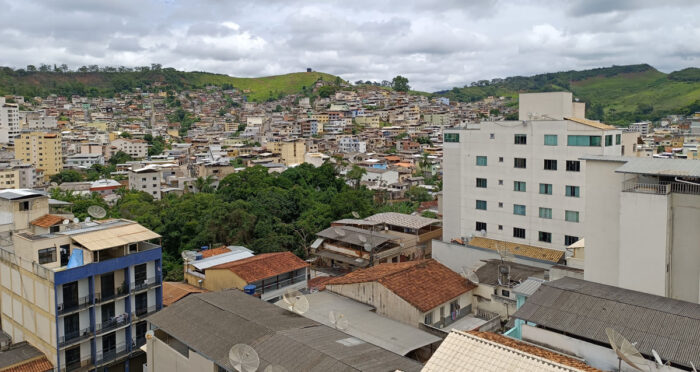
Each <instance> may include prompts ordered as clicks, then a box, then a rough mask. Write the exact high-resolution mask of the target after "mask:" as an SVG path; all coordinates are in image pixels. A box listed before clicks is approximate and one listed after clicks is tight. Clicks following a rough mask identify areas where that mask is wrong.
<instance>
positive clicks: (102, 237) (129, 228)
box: [72, 223, 160, 251]
mask: <svg viewBox="0 0 700 372" xmlns="http://www.w3.org/2000/svg"><path fill="white" fill-rule="evenodd" d="M72 238H73V240H75V241H76V242H77V243H78V244H80V245H82V246H83V247H85V248H86V249H88V250H90V251H100V250H103V249H107V248H113V247H118V246H122V245H127V244H132V243H138V242H142V241H147V240H151V239H155V238H160V235H158V234H156V233H154V232H153V231H151V230H149V229H147V228H145V227H143V226H141V225H139V224H137V223H133V224H129V225H125V226H117V227H113V228H111V229H104V230H97V231H92V232H88V233H85V234H78V235H74V236H72Z"/></svg>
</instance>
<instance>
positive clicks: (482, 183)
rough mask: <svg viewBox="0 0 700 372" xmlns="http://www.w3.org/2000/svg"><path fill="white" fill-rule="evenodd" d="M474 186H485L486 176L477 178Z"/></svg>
mask: <svg viewBox="0 0 700 372" xmlns="http://www.w3.org/2000/svg"><path fill="white" fill-rule="evenodd" d="M476 187H481V188H486V178H477V179H476Z"/></svg>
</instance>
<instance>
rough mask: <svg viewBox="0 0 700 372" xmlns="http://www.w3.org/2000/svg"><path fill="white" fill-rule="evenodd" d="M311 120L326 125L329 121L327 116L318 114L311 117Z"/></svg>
mask: <svg viewBox="0 0 700 372" xmlns="http://www.w3.org/2000/svg"><path fill="white" fill-rule="evenodd" d="M311 119H313V120H316V121H318V122H319V123H328V121H329V120H330V119H329V117H328V114H325V113H320V114H313V115H311Z"/></svg>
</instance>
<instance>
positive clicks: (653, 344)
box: [513, 278, 700, 368]
mask: <svg viewBox="0 0 700 372" xmlns="http://www.w3.org/2000/svg"><path fill="white" fill-rule="evenodd" d="M513 317H515V318H518V319H522V320H526V321H530V322H534V323H536V324H538V325H541V326H544V327H547V328H549V329H552V330H557V331H560V332H566V333H567V334H568V335H571V336H575V337H578V338H585V339H590V340H594V341H597V342H599V343H602V344H608V338H607V336H606V334H605V328H613V329H615V330H617V331H618V332H620V333H621V334H622V335H623V336H624V337H626V338H627V339H629V340H630V341H631V342H637V343H638V344H637V349H638V350H639V351H640V352H641V353H642V354H643V355H645V356H646V357H648V358H652V352H651V350H652V349H654V350H656V351H657V352H658V353H659V355H660V356H661V358H662V359H663V360H669V361H671V362H672V363H675V364H678V365H682V366H685V367H686V368H690V362H691V361H692V362H693V363H694V364H695V365H700V304H695V303H691V302H685V301H679V300H674V299H671V298H667V297H661V296H656V295H652V294H648V293H642V292H637V291H632V290H628V289H623V288H618V287H613V286H609V285H604V284H599V283H594V282H589V281H585V280H580V279H574V278H562V279H559V280H556V281H553V282H545V283H542V285H541V286H540V288H539V289H538V290H537V291H536V292H535V293H534V294H533V295H532V296H530V297H529V298H528V299H527V301H526V302H525V304H524V305H523V306H522V307H521V308H520V309H518V311H517V312H516V313H515V314H514V315H513Z"/></svg>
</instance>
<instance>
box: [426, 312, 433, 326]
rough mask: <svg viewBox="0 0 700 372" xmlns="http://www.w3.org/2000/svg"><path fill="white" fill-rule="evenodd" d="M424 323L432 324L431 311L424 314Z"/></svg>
mask: <svg viewBox="0 0 700 372" xmlns="http://www.w3.org/2000/svg"><path fill="white" fill-rule="evenodd" d="M425 324H433V312H432V311H431V312H429V313H427V314H425Z"/></svg>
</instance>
